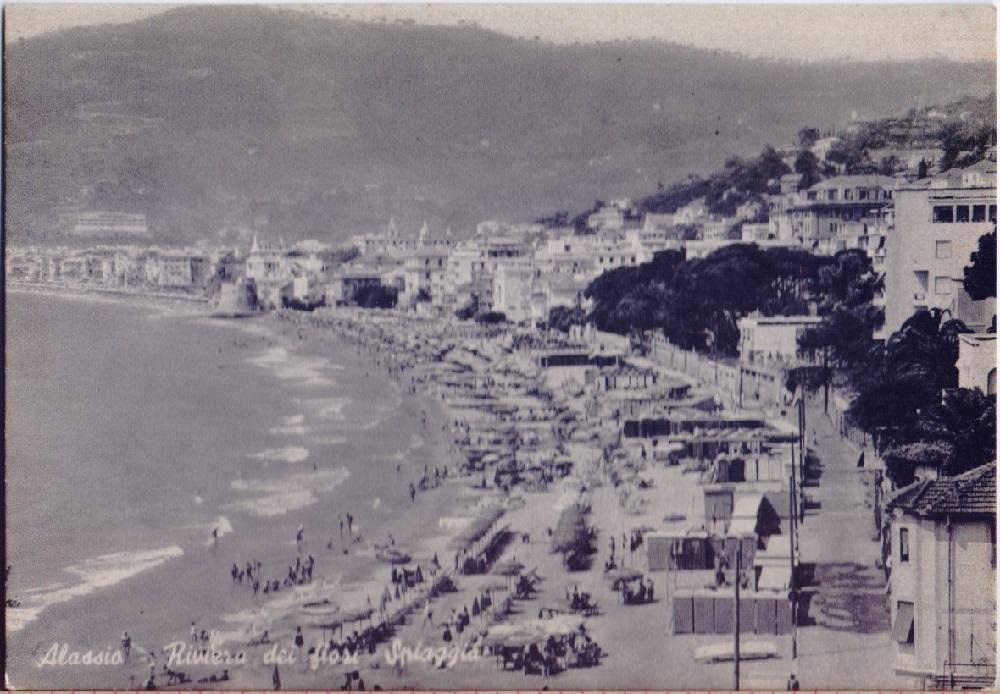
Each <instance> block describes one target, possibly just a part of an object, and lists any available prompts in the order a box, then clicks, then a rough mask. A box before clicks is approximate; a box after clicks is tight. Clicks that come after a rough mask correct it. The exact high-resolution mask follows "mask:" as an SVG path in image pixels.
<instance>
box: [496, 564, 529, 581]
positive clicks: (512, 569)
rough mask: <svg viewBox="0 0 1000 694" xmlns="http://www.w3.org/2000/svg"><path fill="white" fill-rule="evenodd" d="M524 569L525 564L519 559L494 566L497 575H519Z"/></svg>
mask: <svg viewBox="0 0 1000 694" xmlns="http://www.w3.org/2000/svg"><path fill="white" fill-rule="evenodd" d="M522 571H524V564H522V563H521V562H519V561H505V562H503V563H501V564H497V565H496V566H495V567H493V574H494V575H496V576H506V577H508V578H510V577H511V576H517V575H519V574H520V573H521V572H522Z"/></svg>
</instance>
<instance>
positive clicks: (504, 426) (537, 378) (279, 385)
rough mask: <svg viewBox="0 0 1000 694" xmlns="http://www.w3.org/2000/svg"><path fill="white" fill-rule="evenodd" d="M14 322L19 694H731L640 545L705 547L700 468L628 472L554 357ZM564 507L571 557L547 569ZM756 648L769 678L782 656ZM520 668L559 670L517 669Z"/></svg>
mask: <svg viewBox="0 0 1000 694" xmlns="http://www.w3.org/2000/svg"><path fill="white" fill-rule="evenodd" d="M8 314H9V316H10V319H9V320H10V323H9V326H10V327H9V332H10V334H12V336H13V337H14V340H13V341H12V344H13V346H14V349H13V350H12V351H11V355H10V359H9V364H10V365H11V367H12V369H13V371H12V376H11V378H10V379H9V380H10V382H11V385H12V386H13V387H12V389H11V392H12V394H13V396H14V400H13V402H16V403H18V409H16V410H14V411H11V410H8V429H9V432H10V434H9V439H8V445H9V446H10V448H9V450H10V457H9V464H8V475H9V477H8V485H9V489H10V491H11V494H10V498H11V501H12V503H11V504H10V509H9V511H8V513H9V525H8V527H11V526H12V525H13V526H14V527H17V528H18V529H19V530H18V533H17V534H16V536H9V539H11V540H13V541H12V542H10V543H9V547H10V550H11V551H10V553H9V556H10V563H11V564H12V574H11V577H10V583H9V588H10V590H9V594H10V595H11V596H13V597H14V598H15V599H17V600H18V601H20V607H18V608H15V609H14V610H9V611H8V659H9V661H8V662H9V666H8V674H9V678H10V682H11V684H13V685H14V686H16V687H22V688H23V687H33V688H39V687H49V688H66V687H70V686H72V687H76V688H79V687H91V688H114V687H118V688H128V687H143V686H153V687H157V688H162V687H167V688H170V687H171V686H172V685H173V686H183V687H187V688H190V687H192V686H204V687H211V688H223V689H243V690H245V689H254V688H262V687H270V686H272V685H273V684H274V682H275V678H278V679H280V684H281V686H282V687H285V688H290V689H305V688H341V689H357V688H362V687H364V688H368V689H371V688H374V687H376V686H377V687H378V688H381V689H428V688H433V689H448V688H466V689H467V688H478V689H514V688H522V689H523V688H525V687H529V688H540V687H542V686H543V685H545V686H548V682H550V681H551V682H552V683H553V685H555V683H558V687H559V688H561V689H567V688H569V689H590V688H595V687H598V688H605V689H607V688H622V687H627V688H632V689H653V688H658V687H663V686H664V685H665V684H669V685H670V686H671V687H675V688H678V687H679V688H706V687H708V688H726V687H730V686H732V677H733V675H732V664H731V662H730V663H728V664H727V663H726V662H719V663H715V664H705V663H702V662H698V661H697V660H696V656H697V653H698V652H699V648H703V647H712V648H715V647H718V645H719V644H720V642H726V639H725V638H720V636H719V635H718V634H713V633H696V634H687V635H683V636H680V637H676V636H675V635H674V634H672V633H670V630H671V628H672V619H673V616H672V614H671V612H670V605H671V601H670V600H671V595H672V594H673V592H674V591H676V590H678V586H677V584H676V576H674V577H672V576H671V574H670V573H668V572H648V573H647V556H646V547H645V546H644V545H643V544H642V543H640V542H636V538H637V537H638V536H642V535H643V534H644V533H647V532H650V531H661V532H662V531H676V532H680V533H681V534H682V535H683V534H684V533H685V532H686V531H687V530H690V529H693V528H696V526H698V525H699V524H700V523H703V522H704V520H705V519H704V509H703V508H702V504H703V502H702V492H701V485H702V483H703V480H702V468H701V467H698V466H693V467H692V466H686V465H676V464H672V465H662V464H648V463H647V462H646V458H645V453H643V455H642V456H641V457H640V456H639V455H638V453H637V449H634V448H633V449H630V450H631V452H630V453H627V452H626V450H625V449H624V447H623V446H622V443H621V439H620V437H619V433H618V425H617V424H616V423H615V422H614V421H607V420H606V419H603V418H602V416H601V415H600V414H597V415H596V416H594V417H591V416H590V415H589V414H588V412H590V411H591V410H592V409H593V400H592V399H591V396H590V395H588V393H589V392H590V390H589V389H591V388H593V384H589V385H588V386H587V388H584V387H583V381H581V380H579V379H580V378H583V377H584V375H585V374H586V373H587V372H588V369H589V368H590V367H588V366H565V367H561V366H555V367H552V368H543V369H539V368H538V365H537V357H536V355H538V354H545V353H546V348H549V349H550V350H551V349H555V350H556V351H559V350H561V351H562V353H564V354H576V353H577V352H574V351H573V350H577V349H578V346H576V345H574V344H573V343H572V342H571V341H567V340H566V339H565V338H564V337H559V336H558V335H555V336H552V337H545V338H540V337H538V336H527V335H526V334H525V333H517V332H516V331H511V330H508V329H504V328H485V327H482V326H476V325H475V324H471V323H459V322H456V321H454V320H450V319H443V318H426V317H419V316H413V315H404V314H399V313H395V312H380V311H374V312H365V311H359V310H356V309H324V310H320V311H316V312H311V313H310V312H292V311H284V312H276V313H273V314H269V315H262V316H259V317H255V318H251V319H243V320H219V319H212V318H209V317H207V316H206V315H205V314H204V313H199V312H197V311H195V312H192V311H191V310H178V309H177V308H176V307H170V306H167V305H159V304H155V303H153V304H147V303H145V302H143V303H141V304H136V303H129V302H127V301H107V300H104V299H102V300H100V301H91V300H89V299H80V298H74V299H67V298H65V297H52V296H37V295H25V294H17V295H14V299H13V301H12V302H11V304H10V307H9V311H8ZM57 350H67V352H66V353H58V352H57ZM588 359H589V357H588ZM154 365H155V368H154ZM670 378H671V379H673V380H671V382H672V383H674V382H676V383H681V382H682V378H681V376H680V375H678V374H672V375H671V376H670ZM695 387H698V386H695ZM698 392H699V393H704V392H706V391H698ZM57 396H58V397H57ZM684 397H687V396H684ZM711 400H712V398H711V397H709V398H708V400H707V401H706V400H705V397H704V395H703V394H702V395H699V394H698V393H695V395H694V396H693V398H688V399H687V400H685V402H689V401H690V402H711ZM711 407H712V408H714V407H715V406H714V405H711ZM694 412H697V411H694ZM686 416H687V415H686ZM720 421H723V420H720ZM515 430H516V431H517V432H518V433H517V435H516V438H515V439H511V438H509V436H510V432H512V431H515ZM775 433H776V435H779V437H780V436H784V434H780V432H775ZM39 441H42V442H44V443H45V444H46V445H44V446H38V445H32V444H35V443H36V442H39ZM611 451H616V452H615V453H611ZM88 502H93V503H88ZM573 509H580V511H581V515H580V518H581V519H582V521H577V522H582V523H583V524H584V525H582V526H580V528H579V532H578V536H577V538H576V539H574V540H573V541H572V542H571V545H574V546H586V548H587V549H586V550H585V553H584V555H581V557H578V558H577V559H580V561H579V562H577V559H574V558H572V557H571V556H570V553H567V551H566V550H565V548H564V549H560V550H559V551H556V549H555V548H556V544H555V543H556V541H557V540H558V539H559V536H560V533H562V532H563V530H564V528H563V526H564V525H565V523H564V521H565V520H566V518H567V514H568V513H569V512H570V511H572V510H573ZM348 514H350V518H349V519H348ZM570 515H572V514H570ZM685 519H686V520H685ZM678 523H679V524H678ZM574 532H576V531H574ZM580 533H584V534H580ZM609 557H613V559H614V560H615V571H617V572H619V573H620V572H625V573H626V574H627V573H628V572H633V573H636V574H638V575H640V576H644V577H643V579H642V583H643V591H644V596H645V597H644V598H643V599H641V600H639V601H638V602H634V601H633V604H624V602H623V601H624V592H623V590H622V589H621V586H620V585H616V584H615V582H614V581H611V580H609V576H610V575H613V574H609V573H608V572H607V568H608V564H607V561H606V560H607V559H608V558H609ZM480 562H481V565H480ZM574 562H575V563H578V564H579V565H576V566H573V567H572V568H571V567H570V563H574ZM507 568H510V570H509V571H507ZM262 585H263V586H266V587H265V588H264V589H263V590H261V587H262ZM682 589H683V588H682ZM578 596H582V597H580V599H579V600H578ZM11 616H13V617H14V621H12V620H11ZM125 632H127V634H128V645H129V647H130V648H129V650H130V657H129V661H128V662H127V663H111V664H108V663H107V662H105V661H109V660H112V659H114V657H115V654H121V653H123V649H122V647H121V646H122V643H121V642H122V639H123V636H124V634H125ZM203 632H204V633H203ZM557 637H558V638H557ZM299 641H301V644H302V645H301V647H299V646H297V645H296V644H297V642H299ZM747 642H748V643H749V644H758V645H759V646H760V647H766V648H768V649H772V648H777V651H776V653H775V654H774V656H772V660H771V661H768V662H766V663H765V664H764V665H763V666H756V668H757V671H758V672H757V674H758V675H759V677H760V678H763V679H758V680H754V681H758V682H765V683H768V682H769V683H774V682H780V681H781V680H782V679H783V678H784V677H785V676H786V673H783V672H781V670H782V669H783V668H785V667H786V663H788V662H789V659H790V658H791V653H790V641H789V639H788V638H786V637H779V638H777V639H775V638H774V637H772V638H771V640H769V641H764V642H760V641H755V640H754V638H753V637H752V636H750V637H749V638H748V640H747ZM509 643H520V644H524V645H522V646H521V648H522V650H521V651H517V652H518V653H525V652H527V651H525V650H523V649H524V648H526V646H527V644H529V643H531V644H537V643H541V644H543V645H544V646H545V648H546V653H558V654H561V655H558V657H556V656H551V657H552V658H553V660H551V662H550V661H549V660H547V659H548V658H549V657H550V656H546V660H545V663H546V664H545V666H544V667H539V668H532V667H529V666H524V665H521V666H518V665H517V662H518V661H517V660H516V658H515V661H514V662H515V667H513V668H511V667H508V662H507V659H508V657H515V656H514V655H512V653H514V652H513V651H511V650H510V647H509V646H508V645H507V644H509ZM748 647H749V646H748ZM515 650H516V649H515ZM88 653H89V654H88ZM74 654H75V656H74ZM199 654H202V656H199ZM74 657H75V658H76V660H74ZM199 657H201V658H202V659H199ZM516 657H517V658H520V657H522V656H520V655H517V656H516ZM540 657H541V656H540ZM800 657H807V654H806V653H805V651H803V650H800ZM88 658H89V660H90V663H91V664H89V665H88V664H83V661H84V660H86V659H88ZM206 658H207V659H206ZM95 660H101V661H102V663H103V664H93V663H94V661H95ZM539 662H542V661H541V660H540V661H539ZM550 666H551V667H550ZM754 668H755V666H754V664H751V665H748V666H747V670H748V671H750V673H751V674H752V673H753V671H754ZM550 670H551V672H549V671H550ZM151 675H152V677H153V679H152V682H150V676H151ZM219 678H224V679H219Z"/></svg>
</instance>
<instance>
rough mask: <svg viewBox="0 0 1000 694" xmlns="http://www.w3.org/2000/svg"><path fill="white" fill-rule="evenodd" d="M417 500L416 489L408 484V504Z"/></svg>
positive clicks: (411, 484) (411, 483)
mask: <svg viewBox="0 0 1000 694" xmlns="http://www.w3.org/2000/svg"><path fill="white" fill-rule="evenodd" d="M416 500H417V488H416V487H414V486H413V482H410V503H411V504H412V503H414V502H415V501H416Z"/></svg>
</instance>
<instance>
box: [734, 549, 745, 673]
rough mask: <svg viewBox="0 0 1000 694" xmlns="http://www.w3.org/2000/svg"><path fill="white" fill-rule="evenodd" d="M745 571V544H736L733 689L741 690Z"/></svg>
mask: <svg viewBox="0 0 1000 694" xmlns="http://www.w3.org/2000/svg"><path fill="white" fill-rule="evenodd" d="M742 573H743V545H742V543H741V544H738V545H737V546H736V577H735V578H734V579H733V585H734V586H735V588H736V602H735V604H734V608H735V609H734V612H735V617H736V618H735V619H734V620H733V676H734V678H735V684H734V685H733V691H734V692H738V691H740V576H741V574H742Z"/></svg>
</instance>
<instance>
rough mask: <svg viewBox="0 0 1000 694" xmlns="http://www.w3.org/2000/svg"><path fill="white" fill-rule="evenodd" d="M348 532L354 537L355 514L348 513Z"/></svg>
mask: <svg viewBox="0 0 1000 694" xmlns="http://www.w3.org/2000/svg"><path fill="white" fill-rule="evenodd" d="M347 534H348V535H349V536H351V537H354V516H352V515H351V514H350V513H348V514H347Z"/></svg>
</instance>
